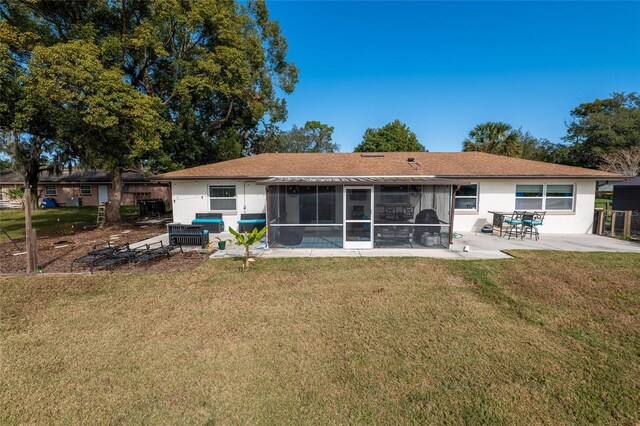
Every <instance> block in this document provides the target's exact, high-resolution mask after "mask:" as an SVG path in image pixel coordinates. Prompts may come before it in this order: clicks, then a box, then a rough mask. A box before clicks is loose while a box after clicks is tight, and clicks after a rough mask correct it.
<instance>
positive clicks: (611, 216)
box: [593, 209, 640, 239]
mask: <svg viewBox="0 0 640 426" xmlns="http://www.w3.org/2000/svg"><path fill="white" fill-rule="evenodd" d="M593 233H594V234H598V235H608V236H611V237H621V238H625V239H626V238H638V237H640V211H638V210H626V211H620V210H607V209H596V210H595V212H594V215H593Z"/></svg>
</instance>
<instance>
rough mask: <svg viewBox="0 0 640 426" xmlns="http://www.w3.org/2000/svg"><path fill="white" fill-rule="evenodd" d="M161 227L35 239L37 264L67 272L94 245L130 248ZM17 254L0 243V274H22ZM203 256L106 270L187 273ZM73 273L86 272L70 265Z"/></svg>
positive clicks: (176, 257)
mask: <svg viewBox="0 0 640 426" xmlns="http://www.w3.org/2000/svg"><path fill="white" fill-rule="evenodd" d="M165 229H166V228H165V227H164V226H147V227H144V228H143V227H137V226H134V225H133V224H124V225H118V226H110V227H107V228H101V229H92V230H87V231H80V232H75V233H72V234H61V235H53V236H45V237H39V238H38V264H39V266H40V268H41V269H42V271H43V272H70V271H71V266H72V261H73V259H76V258H78V257H80V256H83V255H85V254H87V253H88V252H89V251H90V250H91V249H92V248H93V246H94V245H96V244H101V243H105V242H107V241H111V242H112V243H114V244H124V243H129V244H133V243H136V242H138V241H142V240H145V239H147V238H151V237H154V236H157V235H160V234H162V233H164V232H165ZM16 242H17V243H18V246H19V247H20V249H21V250H20V251H23V250H24V247H25V243H24V239H21V240H17V241H16ZM16 253H19V251H18V250H17V249H16V247H15V246H14V245H13V244H12V243H11V242H9V241H6V242H3V243H0V273H3V274H6V273H20V272H25V271H26V254H16ZM205 258H206V256H204V255H200V254H198V253H193V252H192V253H184V254H182V253H180V252H177V253H176V254H173V255H172V256H171V257H170V258H169V259H167V258H161V259H158V260H157V261H154V262H152V263H149V264H138V265H135V264H124V265H118V266H115V267H113V268H111V269H110V270H114V271H115V270H118V271H136V270H153V271H178V270H185V269H189V268H191V267H193V266H195V265H196V264H198V263H200V262H201V261H202V260H203V259H205ZM73 271H74V272H76V271H77V272H82V271H88V267H86V266H84V265H78V264H76V265H73Z"/></svg>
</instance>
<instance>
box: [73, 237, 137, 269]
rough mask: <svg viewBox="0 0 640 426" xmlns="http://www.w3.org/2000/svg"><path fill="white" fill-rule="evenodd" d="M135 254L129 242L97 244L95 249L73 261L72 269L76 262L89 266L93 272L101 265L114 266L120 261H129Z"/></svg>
mask: <svg viewBox="0 0 640 426" xmlns="http://www.w3.org/2000/svg"><path fill="white" fill-rule="evenodd" d="M132 256H133V251H132V250H131V249H130V248H129V243H124V244H118V245H112V244H111V243H110V242H108V243H103V244H96V245H94V246H93V250H91V251H90V252H89V253H87V254H85V255H84V256H80V257H78V258H77V259H74V260H73V261H72V262H71V270H72V271H73V265H74V264H76V263H80V264H85V265H88V266H89V270H90V271H91V272H93V268H95V267H100V266H106V267H109V266H114V265H118V264H120V263H124V262H128V261H129V260H130V259H131V257H132Z"/></svg>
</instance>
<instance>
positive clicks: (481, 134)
mask: <svg viewBox="0 0 640 426" xmlns="http://www.w3.org/2000/svg"><path fill="white" fill-rule="evenodd" d="M520 149H521V144H520V134H519V132H518V131H517V130H515V129H513V127H511V126H510V125H509V124H507V123H500V122H492V121H490V122H487V123H483V124H478V125H477V126H475V127H474V128H473V129H472V130H471V131H470V132H469V137H468V138H467V139H465V140H464V142H463V143H462V150H463V151H480V152H487V153H489V154H498V155H508V156H511V157H515V156H517V155H518V154H519V151H520Z"/></svg>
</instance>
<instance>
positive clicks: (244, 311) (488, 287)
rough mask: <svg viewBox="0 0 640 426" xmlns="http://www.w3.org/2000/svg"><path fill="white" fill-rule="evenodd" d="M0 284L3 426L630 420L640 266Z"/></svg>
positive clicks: (271, 267) (406, 266)
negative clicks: (5, 425)
mask: <svg viewBox="0 0 640 426" xmlns="http://www.w3.org/2000/svg"><path fill="white" fill-rule="evenodd" d="M514 254H515V256H516V257H517V258H516V259H515V260H499V261H477V262H476V261H473V262H471V261H437V260H430V259H408V258H336V259H330V258H329V259H327V258H323V259H271V260H266V259H261V260H258V261H257V262H256V263H255V264H254V265H252V266H253V269H251V270H250V271H248V272H246V273H241V272H239V271H238V269H237V267H238V263H237V261H234V260H216V261H208V262H205V263H203V264H202V265H201V266H200V267H198V268H197V269H195V270H193V271H190V272H182V273H169V274H167V273H164V274H161V275H160V274H157V275H156V274H151V273H148V274H122V275H121V274H113V275H107V274H104V275H94V276H86V275H83V276H48V277H33V278H23V277H19V278H0V315H1V317H0V321H1V323H0V325H1V328H0V332H1V336H0V337H1V338H0V347H1V349H0V353H1V354H2V362H1V363H0V423H164V424H176V423H180V424H182V423H191V424H215V423H219V424H234V423H245V424H246V423H250V424H283V423H284V424H293V423H295V424H299V423H304V424H316V423H321V424H345V423H377V424H397V423H421V424H422V423H428V424H443V423H449V424H463V423H466V424H480V423H485V424H486V423H489V424H527V425H528V424H541V423H545V424H585V423H595V424H631V425H633V424H636V422H637V421H638V420H639V419H640V417H639V413H640V363H639V362H638V361H639V358H640V256H638V255H634V254H602V253H590V254H585V253H580V254H577V253H559V252H515V253H514Z"/></svg>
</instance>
